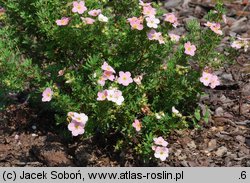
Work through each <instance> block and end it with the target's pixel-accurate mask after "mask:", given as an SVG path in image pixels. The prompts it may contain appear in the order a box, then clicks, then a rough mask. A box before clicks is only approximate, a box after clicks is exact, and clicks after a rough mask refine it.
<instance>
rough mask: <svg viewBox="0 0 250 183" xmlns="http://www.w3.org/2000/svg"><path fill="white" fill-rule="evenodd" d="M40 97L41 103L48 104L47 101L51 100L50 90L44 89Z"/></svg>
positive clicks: (51, 93) (51, 92)
mask: <svg viewBox="0 0 250 183" xmlns="http://www.w3.org/2000/svg"><path fill="white" fill-rule="evenodd" d="M42 96H43V98H42V101H43V102H49V101H51V99H52V96H53V91H52V90H51V88H46V89H45V90H44V91H43V94H42Z"/></svg>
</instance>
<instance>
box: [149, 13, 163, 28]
mask: <svg viewBox="0 0 250 183" xmlns="http://www.w3.org/2000/svg"><path fill="white" fill-rule="evenodd" d="M146 21H147V26H148V27H149V28H155V29H156V28H157V27H158V24H159V23H160V20H159V19H158V18H155V17H153V16H151V17H147V18H146Z"/></svg>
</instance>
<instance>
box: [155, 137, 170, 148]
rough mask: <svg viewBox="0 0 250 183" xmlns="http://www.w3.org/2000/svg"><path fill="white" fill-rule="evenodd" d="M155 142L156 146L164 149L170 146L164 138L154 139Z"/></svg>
mask: <svg viewBox="0 0 250 183" xmlns="http://www.w3.org/2000/svg"><path fill="white" fill-rule="evenodd" d="M153 140H154V143H155V144H156V145H161V146H163V147H166V146H167V145H168V142H167V141H165V140H164V139H163V138H162V137H158V138H154V139H153Z"/></svg>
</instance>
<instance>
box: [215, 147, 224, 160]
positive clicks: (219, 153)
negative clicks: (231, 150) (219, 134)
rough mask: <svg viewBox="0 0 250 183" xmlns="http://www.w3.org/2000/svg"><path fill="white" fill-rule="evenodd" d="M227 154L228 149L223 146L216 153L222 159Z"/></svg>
mask: <svg viewBox="0 0 250 183" xmlns="http://www.w3.org/2000/svg"><path fill="white" fill-rule="evenodd" d="M226 153H227V148H226V147H225V146H222V147H220V148H218V150H217V151H216V152H215V154H216V155H217V156H218V157H222V156H223V155H225V154H226Z"/></svg>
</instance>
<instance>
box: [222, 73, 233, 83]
mask: <svg viewBox="0 0 250 183" xmlns="http://www.w3.org/2000/svg"><path fill="white" fill-rule="evenodd" d="M221 78H222V79H224V80H226V81H233V76H232V74H229V73H224V74H222V76H221Z"/></svg>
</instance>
